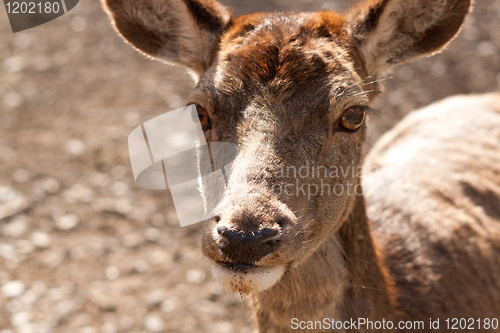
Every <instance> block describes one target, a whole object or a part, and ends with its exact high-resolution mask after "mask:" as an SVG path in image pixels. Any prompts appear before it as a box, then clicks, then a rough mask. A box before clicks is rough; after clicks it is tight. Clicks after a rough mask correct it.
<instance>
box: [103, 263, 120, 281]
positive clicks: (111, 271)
mask: <svg viewBox="0 0 500 333" xmlns="http://www.w3.org/2000/svg"><path fill="white" fill-rule="evenodd" d="M118 276H120V270H119V269H118V267H116V266H110V267H108V268H106V277H107V278H108V279H110V280H115V279H117V278H118Z"/></svg>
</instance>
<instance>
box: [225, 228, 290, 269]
mask: <svg viewBox="0 0 500 333" xmlns="http://www.w3.org/2000/svg"><path fill="white" fill-rule="evenodd" d="M217 233H218V234H219V235H220V239H219V249H220V250H221V251H222V253H224V254H225V255H226V256H228V257H229V258H230V259H231V260H233V261H235V262H238V263H248V264H251V263H254V262H256V261H258V260H259V259H261V258H262V257H264V256H266V255H268V254H270V253H271V252H273V251H274V250H275V249H276V247H277V245H278V243H279V240H280V238H281V233H280V230H279V229H277V228H273V229H271V228H259V229H258V230H252V231H243V230H238V229H232V228H229V227H228V226H226V225H224V224H219V225H218V226H217Z"/></svg>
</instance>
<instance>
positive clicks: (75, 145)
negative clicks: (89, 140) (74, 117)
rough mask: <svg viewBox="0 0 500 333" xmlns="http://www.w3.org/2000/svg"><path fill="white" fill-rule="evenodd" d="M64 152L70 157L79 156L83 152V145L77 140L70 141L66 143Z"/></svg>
mask: <svg viewBox="0 0 500 333" xmlns="http://www.w3.org/2000/svg"><path fill="white" fill-rule="evenodd" d="M66 150H67V151H68V152H69V153H70V154H72V155H81V154H83V152H84V151H85V144H84V143H83V142H82V141H80V140H78V139H71V140H68V141H67V142H66Z"/></svg>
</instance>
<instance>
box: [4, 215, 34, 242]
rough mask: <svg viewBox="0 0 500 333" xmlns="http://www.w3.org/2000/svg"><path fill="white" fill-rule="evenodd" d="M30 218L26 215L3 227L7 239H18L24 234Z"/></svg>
mask: <svg viewBox="0 0 500 333" xmlns="http://www.w3.org/2000/svg"><path fill="white" fill-rule="evenodd" d="M28 221H29V219H28V217H27V216H26V215H20V216H17V217H16V218H14V219H13V220H12V222H10V223H7V224H5V225H3V226H2V233H3V234H4V235H5V236H7V237H18V236H21V235H22V234H24V232H25V231H26V229H27V228H28Z"/></svg>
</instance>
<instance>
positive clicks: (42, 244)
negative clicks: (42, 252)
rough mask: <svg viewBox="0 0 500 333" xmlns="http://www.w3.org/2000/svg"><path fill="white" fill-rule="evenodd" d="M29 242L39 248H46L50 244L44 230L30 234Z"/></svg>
mask: <svg viewBox="0 0 500 333" xmlns="http://www.w3.org/2000/svg"><path fill="white" fill-rule="evenodd" d="M31 243H32V244H33V245H34V246H36V247H39V248H42V249H44V248H47V247H49V245H50V237H49V235H48V234H46V233H45V232H39V231H35V232H34V233H32V234H31Z"/></svg>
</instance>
